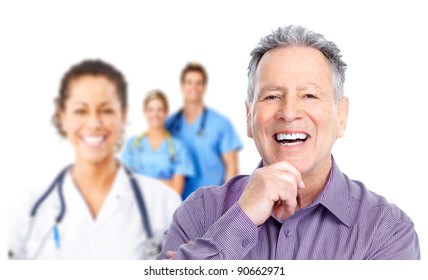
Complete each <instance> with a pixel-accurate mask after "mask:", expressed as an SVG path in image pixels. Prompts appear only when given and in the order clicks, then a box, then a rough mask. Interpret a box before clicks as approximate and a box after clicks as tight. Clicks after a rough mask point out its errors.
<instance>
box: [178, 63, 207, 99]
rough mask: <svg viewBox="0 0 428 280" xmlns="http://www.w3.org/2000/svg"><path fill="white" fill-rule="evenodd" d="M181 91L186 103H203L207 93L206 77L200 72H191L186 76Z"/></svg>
mask: <svg viewBox="0 0 428 280" xmlns="http://www.w3.org/2000/svg"><path fill="white" fill-rule="evenodd" d="M181 91H182V92H183V95H184V101H185V103H202V101H203V100H202V99H203V97H204V93H205V81H204V75H203V74H202V73H201V72H199V71H189V72H187V73H186V74H185V75H184V79H183V82H182V84H181Z"/></svg>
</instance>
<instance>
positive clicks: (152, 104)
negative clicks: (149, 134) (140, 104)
mask: <svg viewBox="0 0 428 280" xmlns="http://www.w3.org/2000/svg"><path fill="white" fill-rule="evenodd" d="M167 115H168V111H167V109H166V106H165V103H164V102H163V101H162V100H161V99H160V98H156V99H152V100H150V101H149V102H148V103H147V105H146V106H145V107H144V116H145V117H146V119H147V123H148V126H149V128H153V129H159V128H163V126H164V122H165V119H166V117H167Z"/></svg>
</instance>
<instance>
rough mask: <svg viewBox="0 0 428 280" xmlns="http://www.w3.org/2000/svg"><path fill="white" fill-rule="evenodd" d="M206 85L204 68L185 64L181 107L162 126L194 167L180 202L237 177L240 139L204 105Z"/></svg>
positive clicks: (228, 124) (222, 118) (226, 123)
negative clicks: (202, 187) (177, 143)
mask: <svg viewBox="0 0 428 280" xmlns="http://www.w3.org/2000/svg"><path fill="white" fill-rule="evenodd" d="M206 85H207V73H206V71H205V69H204V67H203V66H202V65H200V64H197V63H189V64H187V65H186V66H185V67H184V69H183V70H182V72H181V90H182V92H183V97H184V106H183V108H182V109H180V110H179V111H178V112H176V113H174V114H173V115H172V116H171V117H169V118H168V120H167V121H166V123H165V126H166V128H167V129H168V130H169V131H170V133H171V134H172V135H173V136H175V137H177V138H178V139H180V140H181V142H182V143H183V144H184V145H185V146H186V148H187V150H188V152H189V154H190V157H191V158H192V160H193V163H194V167H195V175H194V176H192V177H187V178H186V184H185V186H184V192H183V195H182V196H183V199H185V198H186V197H187V196H189V195H190V194H191V193H192V192H193V191H195V190H196V189H197V188H199V187H201V186H212V185H216V186H221V185H222V184H223V183H224V182H226V181H227V180H229V179H230V178H232V177H233V176H235V175H237V174H238V151H239V150H240V149H241V148H242V142H241V139H240V138H239V136H238V134H237V133H236V131H235V129H234V128H233V125H232V123H231V122H230V121H229V120H228V119H227V118H226V117H225V116H223V115H221V114H219V113H218V112H216V111H214V110H213V109H211V108H207V107H206V106H205V105H204V100H203V97H204V94H205V89H206Z"/></svg>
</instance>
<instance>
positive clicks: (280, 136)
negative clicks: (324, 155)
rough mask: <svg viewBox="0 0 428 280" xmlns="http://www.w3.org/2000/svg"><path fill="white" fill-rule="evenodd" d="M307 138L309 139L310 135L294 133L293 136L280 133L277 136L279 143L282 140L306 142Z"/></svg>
mask: <svg viewBox="0 0 428 280" xmlns="http://www.w3.org/2000/svg"><path fill="white" fill-rule="evenodd" d="M306 138H308V135H307V134H306V133H292V134H288V133H278V134H277V135H276V140H277V141H281V140H305V139H306Z"/></svg>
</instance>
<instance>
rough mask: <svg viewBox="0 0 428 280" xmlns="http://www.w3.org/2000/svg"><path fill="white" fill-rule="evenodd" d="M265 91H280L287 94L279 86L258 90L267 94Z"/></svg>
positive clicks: (268, 86)
mask: <svg viewBox="0 0 428 280" xmlns="http://www.w3.org/2000/svg"><path fill="white" fill-rule="evenodd" d="M267 91H280V92H287V89H286V88H284V87H281V86H275V85H267V86H264V87H262V88H261V89H260V92H261V93H263V92H267Z"/></svg>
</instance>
